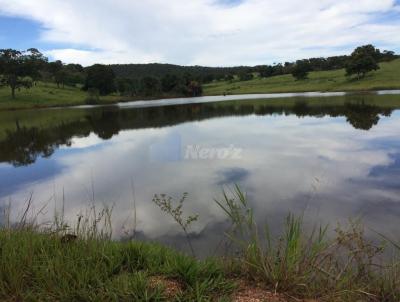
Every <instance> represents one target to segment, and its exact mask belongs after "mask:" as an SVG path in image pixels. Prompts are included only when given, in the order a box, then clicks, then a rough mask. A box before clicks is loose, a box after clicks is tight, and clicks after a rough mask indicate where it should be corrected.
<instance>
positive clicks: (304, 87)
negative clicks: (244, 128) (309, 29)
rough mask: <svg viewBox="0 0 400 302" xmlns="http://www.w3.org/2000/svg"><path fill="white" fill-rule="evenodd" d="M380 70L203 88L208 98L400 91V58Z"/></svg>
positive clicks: (261, 80) (273, 79)
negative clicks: (360, 74) (361, 74)
mask: <svg viewBox="0 0 400 302" xmlns="http://www.w3.org/2000/svg"><path fill="white" fill-rule="evenodd" d="M380 67H381V69H379V70H378V71H376V72H372V73H370V74H368V75H367V76H366V77H365V78H364V79H361V80H355V79H349V78H347V77H346V75H345V70H344V69H340V70H333V71H319V72H311V73H310V74H309V78H308V79H306V80H299V81H298V80H295V79H294V78H293V77H292V75H282V76H275V77H270V78H264V79H261V78H255V79H253V80H251V81H242V82H241V81H235V80H234V81H233V82H229V81H221V82H214V83H212V84H208V85H205V86H204V94H205V95H222V94H224V93H226V94H248V93H249V94H250V93H279V92H307V91H365V90H381V89H382V90H384V89H400V59H397V60H395V61H393V62H389V63H381V64H380Z"/></svg>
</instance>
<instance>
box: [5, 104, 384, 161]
mask: <svg viewBox="0 0 400 302" xmlns="http://www.w3.org/2000/svg"><path fill="white" fill-rule="evenodd" d="M391 112H392V109H387V108H380V107H378V106H375V105H368V104H364V103H363V102H358V103H354V102H352V103H346V104H341V105H325V104H321V105H315V104H314V105H310V104H308V103H307V102H305V101H302V100H299V101H296V102H295V103H294V104H293V103H292V104H291V105H276V104H271V103H266V104H261V105H254V104H251V103H243V104H240V103H236V104H232V103H230V104H223V103H220V104H212V103H211V104H201V105H200V104H188V105H180V106H165V107H150V108H137V109H125V110H119V109H118V108H115V107H114V108H113V107H111V108H97V109H90V110H87V111H86V112H85V114H84V116H85V118H83V119H82V118H77V119H76V120H74V121H69V122H68V123H64V122H62V121H60V123H59V125H57V126H56V127H48V128H37V127H30V128H28V127H20V125H19V123H18V121H16V124H15V128H14V129H15V130H7V131H6V138H5V139H4V140H3V141H1V142H0V162H9V163H11V164H13V165H15V166H22V165H29V164H32V163H34V162H35V161H36V159H37V158H38V157H40V156H41V157H49V156H51V155H52V154H53V153H54V150H55V149H57V148H58V147H59V146H61V145H66V146H69V145H70V144H71V138H72V137H76V136H80V137H86V136H88V135H89V134H90V133H91V132H93V133H95V134H97V135H98V136H99V137H100V138H102V139H104V140H106V139H110V138H112V137H113V136H114V135H117V134H118V133H119V132H120V130H121V129H142V128H154V127H166V126H173V125H177V124H181V123H184V122H190V121H199V120H205V119H210V118H218V117H223V116H245V115H250V114H256V115H261V116H264V115H272V114H275V115H276V114H279V115H291V114H294V115H296V116H298V117H307V116H314V117H323V116H332V117H339V116H344V117H346V120H347V122H349V123H350V124H351V125H352V126H353V127H354V128H356V129H362V130H369V129H371V128H372V127H373V126H374V125H376V124H377V123H378V122H379V115H385V116H390V114H391ZM49 114H50V112H49Z"/></svg>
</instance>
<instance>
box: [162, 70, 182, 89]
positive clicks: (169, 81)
mask: <svg viewBox="0 0 400 302" xmlns="http://www.w3.org/2000/svg"><path fill="white" fill-rule="evenodd" d="M179 82H180V81H179V78H178V77H177V76H176V75H170V74H167V75H166V76H164V77H163V78H162V79H161V87H162V91H163V92H171V91H172V90H174V89H175V88H176V87H177V86H178V84H179Z"/></svg>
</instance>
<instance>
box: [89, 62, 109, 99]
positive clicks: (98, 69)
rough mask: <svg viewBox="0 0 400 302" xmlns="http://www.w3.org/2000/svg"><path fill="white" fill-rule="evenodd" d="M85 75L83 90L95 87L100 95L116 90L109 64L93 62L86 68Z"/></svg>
mask: <svg viewBox="0 0 400 302" xmlns="http://www.w3.org/2000/svg"><path fill="white" fill-rule="evenodd" d="M86 72H87V77H86V83H85V86H84V87H83V89H84V90H88V89H89V88H96V89H98V90H99V93H100V95H107V94H110V93H112V92H115V91H116V87H115V74H114V71H113V70H112V69H111V67H110V66H106V65H101V64H95V65H93V66H90V67H88V68H86Z"/></svg>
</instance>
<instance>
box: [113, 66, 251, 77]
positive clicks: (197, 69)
mask: <svg viewBox="0 0 400 302" xmlns="http://www.w3.org/2000/svg"><path fill="white" fill-rule="evenodd" d="M111 68H112V69H113V70H114V73H115V74H116V76H117V77H123V78H143V77H147V76H151V77H156V78H162V77H164V76H165V75H167V74H170V75H176V76H179V77H183V76H184V75H188V74H190V75H191V77H193V78H203V77H205V76H207V75H210V74H212V75H213V76H214V77H216V78H218V77H221V78H222V77H224V76H225V75H228V74H238V73H241V72H250V71H251V70H252V67H249V66H238V67H203V66H179V65H173V64H159V63H153V64H118V65H111Z"/></svg>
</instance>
